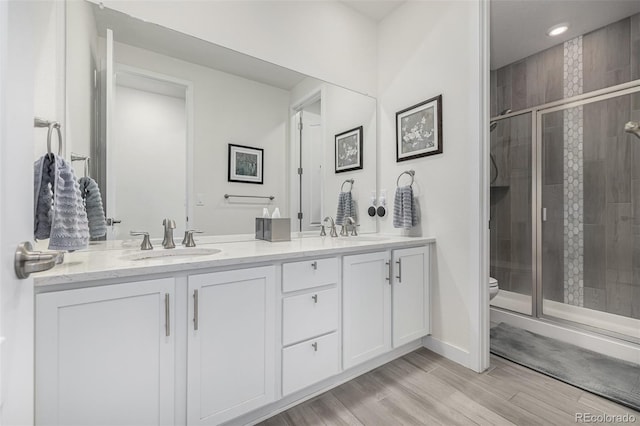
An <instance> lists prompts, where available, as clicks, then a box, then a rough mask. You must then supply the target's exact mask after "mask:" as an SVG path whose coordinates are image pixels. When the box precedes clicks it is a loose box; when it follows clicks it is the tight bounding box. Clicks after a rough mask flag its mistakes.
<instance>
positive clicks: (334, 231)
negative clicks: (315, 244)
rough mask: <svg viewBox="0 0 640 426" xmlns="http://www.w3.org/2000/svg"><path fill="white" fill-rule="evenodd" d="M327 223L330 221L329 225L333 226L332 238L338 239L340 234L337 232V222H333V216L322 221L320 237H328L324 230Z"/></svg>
mask: <svg viewBox="0 0 640 426" xmlns="http://www.w3.org/2000/svg"><path fill="white" fill-rule="evenodd" d="M326 221H329V223H330V224H331V232H330V235H331V236H332V237H337V236H338V233H337V232H336V222H335V221H334V220H333V218H332V217H331V216H327V217H325V218H324V220H323V221H322V225H320V226H321V227H320V236H321V237H324V236H325V235H327V233H326V232H325V230H324V224H325V222H326Z"/></svg>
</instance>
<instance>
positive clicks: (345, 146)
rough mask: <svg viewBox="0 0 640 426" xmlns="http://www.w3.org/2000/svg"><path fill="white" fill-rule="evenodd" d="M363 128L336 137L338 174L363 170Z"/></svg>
mask: <svg viewBox="0 0 640 426" xmlns="http://www.w3.org/2000/svg"><path fill="white" fill-rule="evenodd" d="M362 133H363V128H362V126H360V127H356V128H355V129H351V130H347V131H346V132H342V133H340V134H337V135H336V147H335V156H336V173H342V172H348V171H351V170H359V169H362V142H363V141H362Z"/></svg>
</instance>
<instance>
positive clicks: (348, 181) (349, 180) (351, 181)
mask: <svg viewBox="0 0 640 426" xmlns="http://www.w3.org/2000/svg"><path fill="white" fill-rule="evenodd" d="M353 182H354V181H353V179H347V180H345V181H344V182H342V185H341V186H340V192H344V184H345V183H350V184H351V187H350V188H349V192H351V190H352V189H353Z"/></svg>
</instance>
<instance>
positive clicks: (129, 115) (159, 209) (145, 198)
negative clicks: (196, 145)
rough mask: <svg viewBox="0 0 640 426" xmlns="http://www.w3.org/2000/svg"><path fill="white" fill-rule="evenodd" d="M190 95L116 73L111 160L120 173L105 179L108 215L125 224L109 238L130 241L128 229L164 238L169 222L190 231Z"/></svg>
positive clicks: (181, 88) (161, 82)
mask: <svg viewBox="0 0 640 426" xmlns="http://www.w3.org/2000/svg"><path fill="white" fill-rule="evenodd" d="M186 90H187V88H186V87H185V86H182V85H179V84H176V83H174V82H170V81H166V80H161V79H159V78H157V77H151V76H145V75H143V74H142V73H139V74H138V73H132V72H127V71H120V72H118V73H117V76H116V81H115V87H114V105H117V108H115V109H114V115H113V122H112V132H113V136H114V137H113V138H110V146H109V147H108V150H109V154H110V155H108V156H107V161H108V163H109V167H110V168H111V170H117V171H118V173H111V174H110V175H109V176H108V178H107V193H108V194H109V195H108V197H109V200H108V203H107V211H108V212H107V216H108V217H114V218H117V219H118V220H121V221H122V225H121V226H120V227H119V228H120V229H118V227H116V228H115V229H113V230H111V232H110V235H108V239H123V238H126V236H127V235H128V233H129V231H130V230H135V231H138V230H142V231H148V232H149V233H150V235H151V236H152V237H161V236H162V220H163V219H164V218H167V217H168V218H171V219H173V220H175V221H176V223H177V224H179V227H180V228H182V227H184V226H186V221H187V205H188V204H187V196H186V194H187V191H186V189H187V170H186V167H187V161H186V157H187V112H186ZM149 185H151V186H152V187H153V188H150V187H149ZM158 189H161V191H160V192H158ZM158 194H162V195H161V196H160V197H158V196H157V195H158ZM178 231H179V230H178ZM178 235H179V234H178Z"/></svg>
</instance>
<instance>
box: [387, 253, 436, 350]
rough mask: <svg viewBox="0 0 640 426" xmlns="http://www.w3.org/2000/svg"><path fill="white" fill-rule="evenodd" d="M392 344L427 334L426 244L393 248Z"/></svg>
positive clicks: (427, 287) (428, 320) (406, 341)
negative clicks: (406, 247)
mask: <svg viewBox="0 0 640 426" xmlns="http://www.w3.org/2000/svg"><path fill="white" fill-rule="evenodd" d="M392 258H393V268H392V269H393V288H392V291H391V293H392V296H391V299H392V300H393V306H392V309H391V311H392V324H393V327H392V333H391V334H392V335H393V347H394V348H397V347H398V346H402V345H404V344H405V343H409V342H413V341H414V340H416V339H419V338H420V337H423V336H426V335H427V334H430V333H431V321H430V319H431V315H430V313H431V312H430V309H429V306H430V304H429V301H430V292H429V288H430V287H429V270H430V268H429V247H428V246H422V247H414V248H408V249H399V250H393V252H392Z"/></svg>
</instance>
